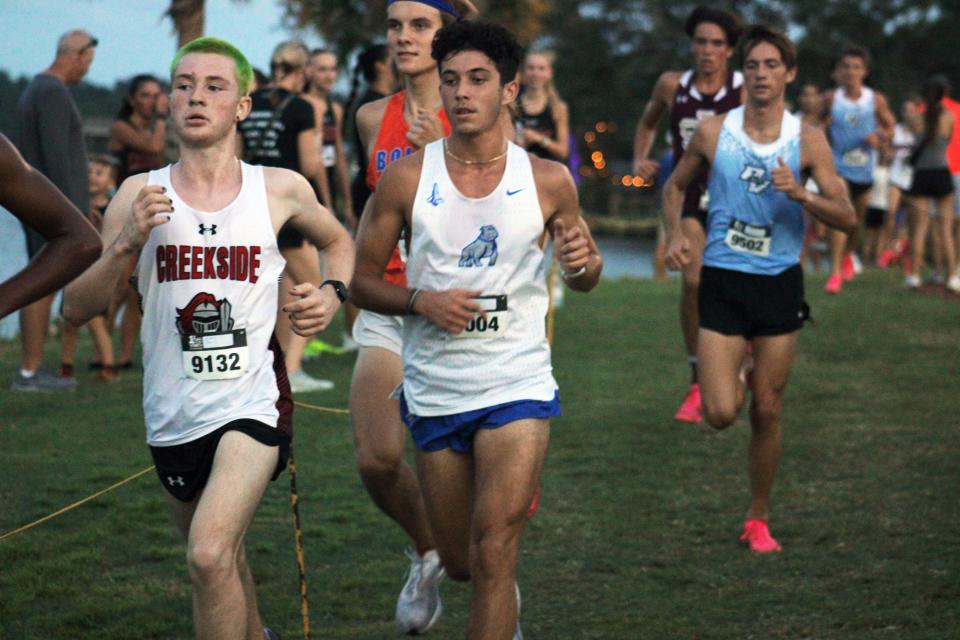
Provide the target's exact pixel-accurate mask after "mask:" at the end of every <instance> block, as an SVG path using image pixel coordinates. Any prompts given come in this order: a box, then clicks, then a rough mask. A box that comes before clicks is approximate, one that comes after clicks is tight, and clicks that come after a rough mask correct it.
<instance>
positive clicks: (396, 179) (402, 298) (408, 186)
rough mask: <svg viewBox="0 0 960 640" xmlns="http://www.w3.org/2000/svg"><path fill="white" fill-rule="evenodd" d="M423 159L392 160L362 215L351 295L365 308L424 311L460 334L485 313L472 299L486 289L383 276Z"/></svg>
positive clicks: (404, 222)
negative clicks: (429, 287) (404, 283)
mask: <svg viewBox="0 0 960 640" xmlns="http://www.w3.org/2000/svg"><path fill="white" fill-rule="evenodd" d="M422 161H423V153H422V152H417V153H415V154H413V155H410V156H407V157H405V158H403V159H401V160H398V161H397V162H394V163H392V164H390V166H389V167H387V170H386V171H385V172H384V173H383V176H382V177H381V178H380V184H379V185H378V186H377V190H376V191H375V192H374V194H373V196H372V197H371V201H372V205H371V206H370V207H368V209H367V210H365V212H364V214H363V215H362V216H361V217H360V229H359V231H358V232H357V268H356V271H355V272H354V276H353V286H352V287H351V289H350V297H351V299H352V301H353V302H354V304H356V305H357V306H358V307H360V308H362V309H368V310H370V311H376V312H377V313H385V314H389V315H409V314H411V313H413V314H419V315H423V316H425V317H426V318H427V319H428V320H429V321H430V322H432V323H433V324H434V325H436V326H438V327H440V328H441V329H443V330H444V331H448V332H450V333H460V332H462V331H463V330H464V329H465V328H466V326H467V323H468V322H470V320H472V319H473V318H474V317H476V315H477V314H478V313H480V312H481V308H480V306H479V305H478V304H477V303H476V302H474V301H473V300H472V298H474V297H476V296H478V295H480V294H481V292H480V291H466V290H463V289H449V290H445V291H426V290H424V291H418V290H415V289H414V290H411V289H406V288H404V287H400V286H397V285H395V284H391V283H389V282H386V281H385V280H384V279H383V274H384V271H385V270H386V266H387V262H388V261H389V260H390V255H391V254H392V253H393V248H394V247H395V246H396V245H397V242H398V241H399V240H400V233H401V231H402V230H403V228H404V226H406V225H407V224H408V219H409V209H410V206H411V203H412V202H413V200H414V197H415V196H416V190H417V184H418V182H419V178H420V169H421V164H422Z"/></svg>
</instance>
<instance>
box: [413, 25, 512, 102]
mask: <svg viewBox="0 0 960 640" xmlns="http://www.w3.org/2000/svg"><path fill="white" fill-rule="evenodd" d="M461 51H479V52H480V53H482V54H484V55H486V56H487V57H488V58H490V59H491V60H492V61H493V64H494V65H495V66H496V67H497V71H498V72H499V73H500V85H501V86H502V85H505V84H507V83H508V82H510V81H512V80H513V79H514V78H516V77H517V69H519V68H520V60H521V58H522V57H523V48H522V47H521V46H520V44H519V43H518V42H517V39H516V37H514V35H513V34H512V33H510V32H509V31H507V29H506V27H504V26H503V25H500V24H497V23H495V22H486V21H482V20H480V21H476V22H468V21H466V20H458V21H456V22H454V23H453V24H450V25H447V26H445V27H443V28H442V29H440V30H439V31H437V35H436V36H434V38H433V48H432V51H431V53H432V55H433V59H434V60H436V61H437V66H438V67H442V66H443V61H444V60H446V59H447V58H448V57H450V56H451V55H453V54H455V53H460V52H461Z"/></svg>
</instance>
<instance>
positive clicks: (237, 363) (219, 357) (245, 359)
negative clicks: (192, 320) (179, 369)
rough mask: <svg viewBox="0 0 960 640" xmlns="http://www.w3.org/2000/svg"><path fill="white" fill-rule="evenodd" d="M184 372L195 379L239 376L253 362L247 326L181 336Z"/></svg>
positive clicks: (224, 378) (222, 378)
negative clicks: (251, 360) (218, 331)
mask: <svg viewBox="0 0 960 640" xmlns="http://www.w3.org/2000/svg"><path fill="white" fill-rule="evenodd" d="M180 345H181V347H182V350H183V372H184V374H186V376H187V377H188V378H192V379H194V380H231V379H233V378H239V377H240V376H242V375H243V373H244V372H245V371H246V370H247V367H248V366H249V364H250V350H249V349H248V348H247V332H246V330H245V329H237V330H236V331H223V332H220V333H193V334H187V335H182V336H180Z"/></svg>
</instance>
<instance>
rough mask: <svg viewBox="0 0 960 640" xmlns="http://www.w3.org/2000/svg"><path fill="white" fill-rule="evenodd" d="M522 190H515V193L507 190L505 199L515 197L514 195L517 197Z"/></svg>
mask: <svg viewBox="0 0 960 640" xmlns="http://www.w3.org/2000/svg"><path fill="white" fill-rule="evenodd" d="M525 188H526V187H524V189H525ZM524 189H517V190H516V191H510V189H507V197H508V198H509V197H510V196H515V195H517V194H518V193H520V192H521V191H523V190H524Z"/></svg>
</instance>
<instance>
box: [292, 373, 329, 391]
mask: <svg viewBox="0 0 960 640" xmlns="http://www.w3.org/2000/svg"><path fill="white" fill-rule="evenodd" d="M287 377H288V378H289V379H290V391H292V392H293V393H307V392H309V391H330V389H333V383H332V382H330V381H329V380H321V379H320V378H313V377H310V376H309V375H307V372H306V371H304V370H303V369H297V370H296V371H294V372H293V373H291V374H289V375H288V376H287Z"/></svg>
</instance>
